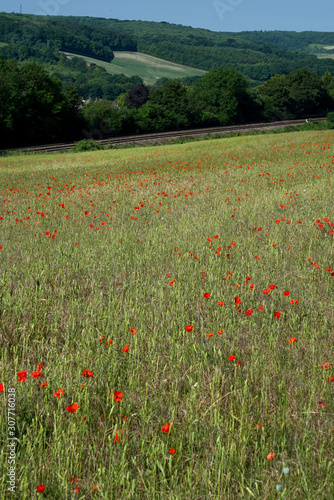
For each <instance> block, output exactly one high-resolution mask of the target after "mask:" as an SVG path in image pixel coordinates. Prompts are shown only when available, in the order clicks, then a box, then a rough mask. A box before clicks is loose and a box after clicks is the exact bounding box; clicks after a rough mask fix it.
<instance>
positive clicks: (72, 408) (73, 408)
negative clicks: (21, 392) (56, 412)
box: [66, 403, 79, 413]
mask: <svg viewBox="0 0 334 500" xmlns="http://www.w3.org/2000/svg"><path fill="white" fill-rule="evenodd" d="M78 408H79V405H78V404H77V403H72V404H71V405H70V406H67V407H66V410H67V411H69V412H70V413H75V412H76V411H77V409H78Z"/></svg>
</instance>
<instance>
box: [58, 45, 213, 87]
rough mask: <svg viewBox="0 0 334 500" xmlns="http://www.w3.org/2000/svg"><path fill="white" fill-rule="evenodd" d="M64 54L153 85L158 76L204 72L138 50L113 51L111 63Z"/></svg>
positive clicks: (112, 73)
mask: <svg viewBox="0 0 334 500" xmlns="http://www.w3.org/2000/svg"><path fill="white" fill-rule="evenodd" d="M64 54H66V55H67V56H69V57H72V56H76V57H82V58H83V59H84V60H85V61H86V62H87V63H88V64H97V65H98V66H102V67H103V68H105V69H106V71H107V72H108V73H110V74H111V75H120V74H123V75H126V76H128V77H131V76H140V77H141V78H142V79H143V81H144V83H145V84H146V85H154V84H155V83H156V81H157V80H158V79H159V78H169V79H172V78H184V77H185V76H202V75H204V74H205V73H206V71H202V70H200V69H196V68H190V67H189V66H183V65H182V64H176V63H173V62H170V61H164V60H163V59H160V58H158V57H153V56H149V55H147V54H142V53H140V52H125V51H121V52H118V51H115V52H114V55H115V58H114V59H113V60H112V61H111V63H108V62H104V61H100V60H99V59H93V58H92V57H86V56H77V55H76V54H72V53H70V52H64Z"/></svg>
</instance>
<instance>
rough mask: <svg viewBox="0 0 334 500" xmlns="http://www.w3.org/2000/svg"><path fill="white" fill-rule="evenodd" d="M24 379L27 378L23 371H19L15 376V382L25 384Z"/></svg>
mask: <svg viewBox="0 0 334 500" xmlns="http://www.w3.org/2000/svg"><path fill="white" fill-rule="evenodd" d="M26 378H27V372H26V371H25V370H21V371H20V372H19V373H18V374H17V380H18V381H19V382H25V381H26Z"/></svg>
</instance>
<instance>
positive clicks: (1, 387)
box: [0, 384, 3, 392]
mask: <svg viewBox="0 0 334 500" xmlns="http://www.w3.org/2000/svg"><path fill="white" fill-rule="evenodd" d="M0 392H3V385H2V384H0Z"/></svg>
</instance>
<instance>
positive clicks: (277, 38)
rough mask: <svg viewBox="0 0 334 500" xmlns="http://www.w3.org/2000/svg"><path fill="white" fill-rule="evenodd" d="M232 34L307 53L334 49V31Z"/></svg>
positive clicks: (326, 51) (245, 32)
mask: <svg viewBox="0 0 334 500" xmlns="http://www.w3.org/2000/svg"><path fill="white" fill-rule="evenodd" d="M230 34H231V35H233V36H236V37H237V38H238V37H241V38H244V37H246V38H247V39H249V40H253V41H254V42H257V43H258V42H265V43H271V44H274V45H276V46H277V47H279V48H280V49H283V50H291V51H299V52H305V53H308V54H318V53H323V54H324V55H326V53H327V54H328V53H330V51H333V49H334V33H332V32H321V31H301V32H296V31H242V32H240V33H230Z"/></svg>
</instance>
